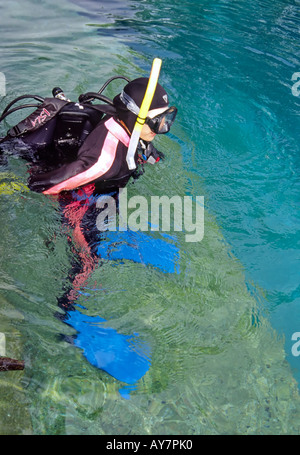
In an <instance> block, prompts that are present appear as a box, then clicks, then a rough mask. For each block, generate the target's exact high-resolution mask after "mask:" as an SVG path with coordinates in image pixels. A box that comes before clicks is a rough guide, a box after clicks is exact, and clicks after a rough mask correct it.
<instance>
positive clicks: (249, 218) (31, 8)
mask: <svg viewBox="0 0 300 455" xmlns="http://www.w3.org/2000/svg"><path fill="white" fill-rule="evenodd" d="M299 14H300V3H299V1H283V0H281V1H271V0H269V1H267V0H266V1H260V2H255V3H250V2H246V1H235V2H228V1H225V0H223V1H221V0H218V1H217V0H216V1H197V2H196V1H189V2H178V1H176V0H175V1H172V2H169V1H165V2H158V1H151V0H147V1H139V2H135V1H126V2H120V3H119V2H114V3H113V7H112V4H111V2H110V3H108V2H107V3H106V2H96V1H91V0H90V1H85V2H83V1H82V2H79V1H74V2H69V1H66V0H65V1H63V2H56V1H55V2H48V1H45V2H43V3H41V2H37V1H33V0H24V1H22V2H17V1H10V2H7V3H5V4H1V6H0V17H1V19H0V21H1V38H2V39H1V44H0V49H1V50H0V71H1V72H3V73H4V74H5V76H6V97H5V98H3V99H2V100H0V107H1V110H2V109H3V108H4V107H5V106H6V104H7V103H8V101H10V100H12V99H13V98H14V97H16V96H18V95H20V94H23V93H33V92H35V93H38V94H40V95H42V96H46V95H49V94H50V92H51V89H52V87H54V86H56V85H61V86H62V87H63V88H64V90H65V92H66V93H67V94H68V96H69V97H71V98H72V99H76V98H77V96H78V95H79V94H80V93H81V92H84V91H87V90H96V89H98V88H99V87H100V86H101V85H102V83H103V82H104V81H105V80H106V79H108V78H109V77H110V76H111V75H114V74H117V73H118V74H124V75H126V76H128V77H130V78H133V77H138V76H140V75H145V74H148V72H149V69H150V67H151V62H152V59H153V58H154V57H156V56H158V57H160V58H162V60H163V67H162V72H161V77H160V82H161V83H162V85H164V86H165V87H166V89H167V91H168V92H169V94H170V98H171V99H172V103H174V104H175V105H176V106H177V107H178V109H179V114H178V119H177V121H176V125H174V128H173V129H172V133H171V134H170V135H169V137H168V138H166V137H163V138H159V139H157V140H156V141H157V146H158V148H160V149H161V150H162V151H163V152H164V153H165V154H166V156H167V159H166V161H165V162H164V163H162V165H161V166H160V167H155V169H153V168H151V169H149V170H148V172H147V173H146V174H145V175H144V176H143V178H141V179H140V180H138V181H137V182H136V184H135V185H132V186H130V189H129V191H130V194H131V195H135V194H139V195H144V196H149V195H151V194H153V195H161V194H167V195H172V194H179V195H180V196H183V195H186V194H190V195H193V196H196V195H204V197H205V207H206V208H205V236H204V239H203V241H202V242H201V243H200V244H195V243H194V244H187V243H186V242H185V241H184V238H183V236H182V235H179V234H178V243H177V244H178V246H179V249H180V259H179V264H178V265H179V266H180V273H179V274H165V273H161V272H160V271H159V270H157V269H155V268H151V267H149V266H141V264H136V263H133V262H130V261H127V262H126V261H125V262H124V264H119V265H118V266H117V267H116V266H115V264H112V263H111V262H109V261H108V262H105V263H104V264H103V265H102V266H101V267H99V268H98V269H96V270H95V271H94V273H93V274H92V276H91V278H90V281H89V284H88V291H89V296H88V297H84V296H83V297H82V301H81V303H82V304H84V305H85V306H86V307H87V308H88V311H89V314H91V315H100V316H101V317H103V318H105V319H106V320H108V321H109V323H110V325H111V326H112V327H113V328H114V329H116V330H120V331H121V332H122V333H135V332H138V333H139V334H140V335H141V336H142V337H143V339H144V340H145V341H146V342H147V343H148V344H149V345H150V346H151V351H152V359H151V368H150V370H149V372H148V373H147V374H146V375H145V377H144V378H143V379H142V380H141V381H140V382H139V384H138V385H137V389H136V390H135V391H134V392H133V393H132V396H131V398H130V400H124V399H123V398H122V397H121V396H120V394H119V390H120V386H121V385H120V384H119V382H118V381H116V380H114V379H113V378H112V377H110V376H109V375H107V374H106V373H104V372H102V371H100V370H97V369H96V368H94V367H92V366H91V365H89V363H88V362H87V361H86V360H85V359H84V357H83V356H82V354H81V352H80V351H79V350H78V349H76V348H75V347H73V346H71V345H70V344H69V343H65V342H64V341H62V340H61V338H60V337H59V334H64V335H73V334H74V331H73V330H72V329H71V328H68V327H67V326H66V325H63V324H62V323H61V322H60V321H59V320H57V319H55V318H54V317H53V314H54V312H55V311H56V309H57V304H56V297H57V296H58V295H60V293H61V289H62V285H63V283H64V281H65V277H66V276H67V275H68V272H69V264H70V252H69V250H68V246H67V241H66V238H65V236H64V233H63V232H61V228H60V223H59V218H58V215H57V211H56V206H55V203H53V202H52V201H50V200H48V199H46V198H44V197H43V196H41V195H37V194H33V193H29V192H26V191H25V190H23V191H21V192H19V191H15V192H14V193H13V194H2V195H1V240H0V248H1V253H2V254H1V310H0V311H1V316H2V318H1V325H0V332H3V333H5V334H6V339H7V343H6V350H7V355H9V356H12V357H13V356H16V357H22V358H24V359H25V362H26V368H25V370H24V372H9V373H5V376H4V375H3V376H1V378H0V381H1V383H0V387H1V392H2V393H1V400H0V420H1V430H0V432H1V434H20V433H33V434H130V433H131V434H284V433H289V434H297V433H298V432H299V417H300V413H299V411H300V401H299V386H298V383H299V381H300V363H299V362H300V360H299V357H295V356H293V355H292V352H291V349H292V346H293V344H294V341H292V339H291V338H292V335H293V333H295V332H298V331H300V316H299V314H300V313H299V306H300V295H299V265H298V264H299V228H298V226H299V210H298V203H299V190H300V188H299V177H298V174H299V167H300V161H299V140H298V134H299V104H300V101H299V100H300V96H298V95H297V92H296V93H295V92H294V93H293V91H292V87H293V84H294V82H293V81H292V77H293V74H294V73H297V72H299V71H300V61H299V58H300V57H299V24H300V19H299V18H300V15H299ZM20 115H21V116H20ZM19 118H22V114H16V116H15V117H14V119H13V120H9V121H8V122H7V123H6V125H5V128H3V127H2V129H1V134H3V133H4V131H5V130H6V129H8V127H9V125H11V124H14V123H16V120H17V119H19ZM9 122H11V123H9ZM2 171H3V172H6V173H7V172H8V171H9V172H11V173H13V174H9V175H7V174H2V180H5V182H7V181H8V180H9V179H12V178H13V179H15V178H17V180H18V181H19V182H26V166H25V164H24V163H22V161H20V160H18V159H15V158H13V157H11V158H10V160H9V168H8V169H7V168H5V169H4V168H3V170H2ZM174 176H176V178H175V179H174ZM49 238H50V239H51V242H50V247H49Z"/></svg>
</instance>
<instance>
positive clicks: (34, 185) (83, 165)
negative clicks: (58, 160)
mask: <svg viewBox="0 0 300 455" xmlns="http://www.w3.org/2000/svg"><path fill="white" fill-rule="evenodd" d="M91 165H92V164H91V163H88V162H84V161H82V160H77V161H74V162H73V163H68V164H64V165H62V166H61V167H60V168H58V169H54V170H53V171H50V172H44V173H39V174H35V175H32V176H31V177H30V178H29V181H28V186H29V188H30V189H31V190H32V191H36V192H38V193H42V192H45V191H51V188H55V187H56V186H57V185H59V184H62V183H63V182H65V181H67V180H69V179H70V178H72V177H74V176H76V175H80V174H81V173H82V172H84V171H86V169H88V168H89V167H91ZM77 186H78V184H77ZM77 186H76V184H75V185H74V186H73V188H69V189H74V188H76V187H77ZM60 191H62V190H60ZM60 191H58V193H59V192H60ZM49 194H55V193H49Z"/></svg>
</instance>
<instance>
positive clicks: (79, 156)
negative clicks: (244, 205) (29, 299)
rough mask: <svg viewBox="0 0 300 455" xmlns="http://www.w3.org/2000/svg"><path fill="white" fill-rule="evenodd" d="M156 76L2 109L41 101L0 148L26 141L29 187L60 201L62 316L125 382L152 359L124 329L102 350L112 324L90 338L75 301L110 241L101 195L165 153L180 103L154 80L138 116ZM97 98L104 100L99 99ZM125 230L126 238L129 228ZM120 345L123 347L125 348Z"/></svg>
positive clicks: (93, 357)
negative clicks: (110, 92)
mask: <svg viewBox="0 0 300 455" xmlns="http://www.w3.org/2000/svg"><path fill="white" fill-rule="evenodd" d="M115 79H123V80H126V82H127V83H126V85H125V87H124V88H123V90H122V91H121V93H119V94H118V95H116V96H115V97H114V98H113V100H111V99H109V98H107V97H106V96H104V95H103V93H102V92H103V91H104V89H105V88H106V87H107V86H108V84H109V83H111V82H112V81H113V80H115ZM150 79H151V75H150V78H145V77H142V78H138V79H134V80H132V81H129V79H127V78H126V77H123V76H115V77H112V78H110V79H109V80H108V81H107V82H106V83H105V84H104V85H103V86H102V87H101V89H100V90H99V91H98V92H88V93H85V94H82V95H80V96H79V98H78V102H71V101H70V100H68V99H67V98H66V97H65V95H64V94H63V91H62V90H61V89H60V88H58V87H56V88H54V89H53V91H52V94H53V97H51V98H42V97H39V96H36V95H23V96H20V97H18V98H17V99H15V100H14V101H12V102H11V103H10V104H9V105H8V106H7V107H6V108H5V109H4V111H3V113H2V115H1V116H0V123H1V122H2V121H3V120H4V119H5V118H6V117H7V116H8V115H9V114H11V113H13V112H15V111H17V110H19V109H22V108H27V107H35V108H36V109H35V111H34V112H32V113H31V114H30V115H29V116H28V117H26V118H25V119H24V120H22V121H20V122H19V123H18V124H17V125H15V126H14V127H12V128H10V130H9V131H8V132H7V135H6V136H5V137H4V138H2V139H0V153H3V152H4V151H5V149H6V148H7V147H8V148H9V147H10V143H11V142H13V141H15V140H16V141H17V142H18V141H20V140H21V144H23V145H24V144H25V146H24V147H22V146H21V147H17V153H18V154H19V155H20V156H21V157H22V158H24V159H25V160H26V161H28V162H29V164H30V169H29V179H28V186H29V188H30V189H31V190H32V191H35V192H39V193H43V194H45V195H53V196H55V197H56V198H57V201H58V203H59V210H60V213H61V216H62V223H63V226H64V227H66V228H67V230H68V240H69V243H70V246H71V248H72V250H73V251H74V252H75V253H76V257H77V260H74V263H72V269H71V271H70V274H69V276H68V280H69V282H68V283H67V284H65V285H64V294H63V295H62V296H60V297H58V298H57V300H58V305H59V307H60V308H61V309H62V310H63V314H61V313H58V314H57V316H58V317H59V318H60V319H61V320H63V321H64V322H65V323H67V324H69V325H71V326H72V327H74V328H75V329H76V330H77V331H78V335H77V338H76V340H73V342H74V344H75V345H77V346H79V347H80V348H82V349H83V351H84V355H85V356H86V357H87V359H88V360H89V361H90V363H92V364H93V365H95V366H96V367H98V368H100V369H104V370H105V371H107V372H108V373H109V374H111V375H112V376H114V377H116V378H117V379H120V380H121V381H123V382H127V383H134V382H135V381H136V380H138V379H139V378H140V377H141V376H143V374H144V373H145V372H146V371H147V369H148V368H149V362H148V361H146V360H145V359H144V358H141V357H140V356H139V355H138V354H137V353H135V352H134V350H132V349H131V348H130V347H127V344H128V343H127V338H126V339H125V338H122V337H123V335H120V334H118V333H114V331H112V329H107V331H106V332H105V337H106V338H105V339H107V343H108V345H106V344H105V342H104V347H102V348H101V349H102V350H100V351H99V349H100V348H99V345H101V343H102V345H103V340H102V338H103V333H104V331H105V330H106V329H103V328H101V333H98V332H96V331H97V330H100V329H99V328H97V327H96V325H95V323H94V322H92V323H91V325H90V327H89V330H90V332H89V333H88V334H89V335H90V336H89V337H87V336H86V333H87V327H88V325H89V323H88V322H87V319H82V318H84V317H83V315H81V314H80V312H79V311H77V310H76V308H75V306H76V300H77V298H78V297H79V295H80V293H81V291H82V289H83V286H84V285H85V283H86V282H87V279H88V278H89V276H90V275H91V273H92V272H93V270H94V269H95V267H96V266H97V264H98V263H99V258H100V255H99V251H98V246H99V241H101V242H103V241H105V237H103V235H104V233H101V232H99V230H98V229H97V227H96V218H97V215H98V214H99V210H101V209H99V208H98V207H97V204H96V201H97V199H96V197H98V196H99V195H105V194H109V195H112V196H113V197H115V199H116V201H117V200H118V191H119V189H120V188H124V187H125V186H126V184H127V183H128V181H129V179H130V178H131V177H133V178H137V177H138V176H139V174H140V173H143V169H142V171H140V170H139V169H138V167H139V166H140V165H141V166H143V164H144V163H146V162H147V163H150V164H154V163H156V162H157V161H159V160H160V158H162V157H163V155H162V154H161V153H160V152H158V151H157V150H156V149H155V147H154V146H153V144H152V141H153V139H154V138H155V136H156V135H157V134H165V133H167V132H169V130H170V128H171V126H172V124H173V122H174V120H175V117H176V114H177V109H176V107H174V106H171V107H169V102H168V95H167V93H166V91H165V90H164V89H163V87H162V86H161V85H160V84H158V82H156V84H155V91H154V93H153V94H152V99H151V102H150V105H149V107H148V109H147V114H146V116H145V117H144V118H141V117H140V112H141V106H143V103H144V100H145V98H146V95H145V93H146V94H147V89H148V86H149V84H150ZM26 98H33V99H34V100H36V101H38V103H39V104H32V103H28V104H25V105H22V106H17V107H14V104H15V103H16V102H18V101H20V100H22V99H26ZM95 100H100V101H103V102H104V103H105V104H95V103H94V101H95ZM137 123H140V124H142V126H141V127H140V134H139V137H138V142H137V143H136V145H135V147H134V150H133V155H132V156H131V158H132V159H133V160H132V159H131V160H130V157H129V150H130V144H131V140H132V138H133V136H134V131H135V127H136V124H137ZM9 150H10V153H14V152H13V150H12V151H11V149H10V148H9ZM131 153H132V152H131ZM122 234H123V235H124V238H125V242H126V233H122ZM124 238H123V240H121V242H122V241H123V242H124ZM119 243H120V242H119ZM158 248H161V245H159V246H158ZM74 258H75V256H74ZM85 318H87V316H85ZM100 319H101V318H100ZM102 321H104V320H102ZM92 332H93V334H91V333H92ZM124 340H125V341H124ZM120 342H121V344H120ZM121 345H122V346H123V348H122V349H123V352H122V353H120V352H119V350H120V346H121ZM105 346H108V347H107V349H110V350H112V351H113V352H114V354H113V355H111V358H112V359H118V363H116V360H115V361H112V362H111V363H110V362H107V360H105V362H104V360H103V359H107V353H106V352H105V350H106V347H105ZM99 352H100V354H99Z"/></svg>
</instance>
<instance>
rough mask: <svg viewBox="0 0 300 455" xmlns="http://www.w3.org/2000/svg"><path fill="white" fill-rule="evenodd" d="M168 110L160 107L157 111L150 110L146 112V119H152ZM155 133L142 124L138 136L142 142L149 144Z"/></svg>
mask: <svg viewBox="0 0 300 455" xmlns="http://www.w3.org/2000/svg"><path fill="white" fill-rule="evenodd" d="M167 109H168V108H167V107H162V108H159V109H152V110H151V111H149V112H148V114H147V117H150V118H153V117H155V116H156V115H159V114H162V113H163V112H165V111H166V110H167ZM155 136H156V133H154V132H153V131H152V130H151V129H150V127H149V126H148V125H146V123H144V125H143V127H142V131H141V134H140V138H141V139H142V140H143V141H147V142H151V141H153V139H154V138H155Z"/></svg>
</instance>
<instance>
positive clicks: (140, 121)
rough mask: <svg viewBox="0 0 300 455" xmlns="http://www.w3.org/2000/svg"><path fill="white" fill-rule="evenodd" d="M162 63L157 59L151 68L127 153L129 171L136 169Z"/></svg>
mask: <svg viewBox="0 0 300 455" xmlns="http://www.w3.org/2000/svg"><path fill="white" fill-rule="evenodd" d="M161 64H162V61H161V59H160V58H155V59H154V60H153V63H152V68H151V73H150V76H149V82H148V85H147V88H146V92H145V96H144V99H143V101H142V104H141V107H140V111H139V115H138V117H137V120H136V122H135V125H134V129H133V132H132V135H131V139H130V143H129V147H128V151H127V156H126V161H127V164H128V168H129V169H135V168H136V164H135V161H134V155H135V151H136V148H137V145H138V142H139V139H140V134H141V130H142V127H143V125H144V123H145V120H146V117H147V114H148V111H149V109H150V106H151V102H152V99H153V96H154V93H155V90H156V86H157V82H158V78H159V73H160V68H161Z"/></svg>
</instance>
